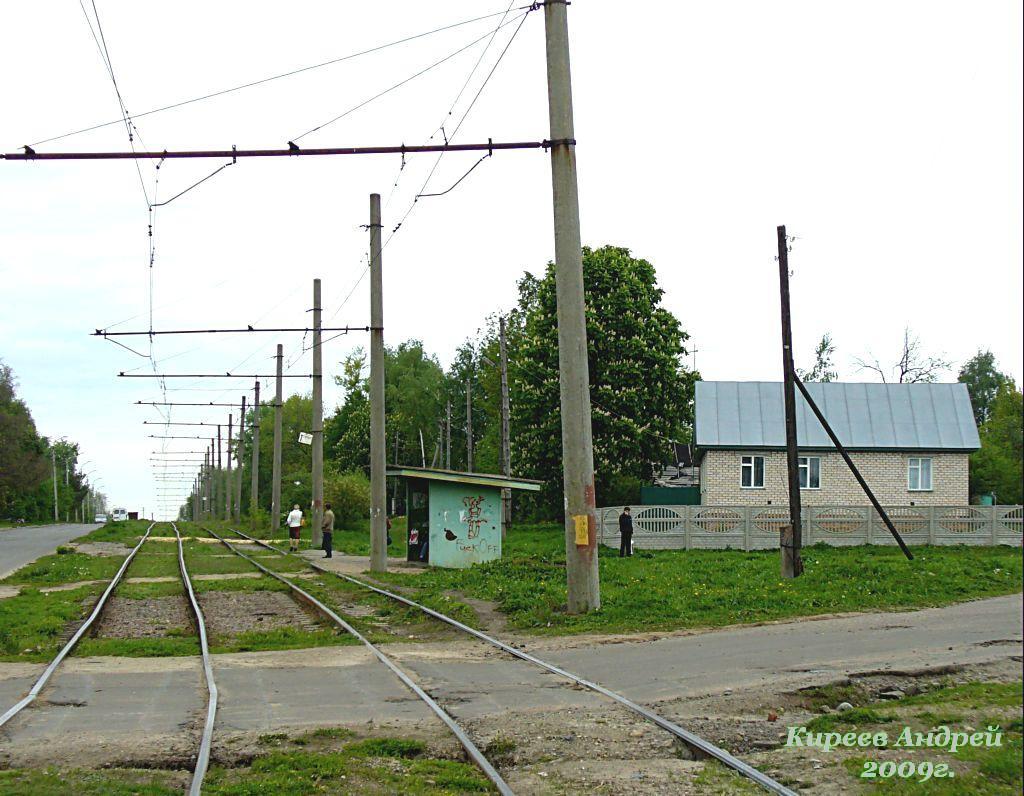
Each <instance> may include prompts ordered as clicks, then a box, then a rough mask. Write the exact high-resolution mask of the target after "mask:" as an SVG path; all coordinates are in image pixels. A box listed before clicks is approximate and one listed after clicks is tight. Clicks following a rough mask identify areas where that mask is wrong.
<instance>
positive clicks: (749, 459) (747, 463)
mask: <svg viewBox="0 0 1024 796" xmlns="http://www.w3.org/2000/svg"><path fill="white" fill-rule="evenodd" d="M758 459H760V460H761V483H760V484H758V483H756V481H757V478H756V476H757V460H758ZM764 461H765V459H764V456H759V455H757V454H753V453H752V454H750V455H749V456H741V457H740V489H764ZM748 467H749V468H750V485H749V486H744V484H743V473H744V471H745V470H746V469H747V468H748Z"/></svg>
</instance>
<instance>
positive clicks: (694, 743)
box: [232, 529, 797, 796]
mask: <svg viewBox="0 0 1024 796" xmlns="http://www.w3.org/2000/svg"><path fill="white" fill-rule="evenodd" d="M232 530H233V532H234V533H237V534H238V535H239V536H241V537H243V538H245V539H249V540H251V541H253V542H255V543H256V544H258V545H261V546H262V547H265V548H267V549H269V550H273V551H274V552H276V553H278V554H280V555H283V556H286V555H293V554H292V553H289V552H286V551H284V550H279V549H278V548H277V547H274V545H272V544H269V543H267V542H264V541H263V540H262V539H256V538H255V537H252V536H249V535H248V534H246V533H243V532H242V531H238V530H234V529H232ZM299 558H302V556H299ZM303 560H305V559H303ZM306 563H307V564H308V565H309V566H310V567H312V568H313V569H315V570H317V571H318V572H323V573H325V574H329V575H334V576H335V577H338V578H341V579H342V580H347V581H349V582H350V583H354V584H356V585H357V586H361V587H363V588H364V589H369V590H370V591H372V592H376V593H377V594H380V595H383V596H385V597H390V598H391V599H393V600H397V601H398V602H400V603H403V604H405V605H408V606H410V607H411V608H418V609H419V610H421V611H423V612H424V613H426V614H427V615H429V616H432V617H434V618H435V619H439V620H440V621H442V622H445V623H447V624H449V625H451V626H452V627H454V628H457V629H458V630H461V631H462V632H464V633H468V634H469V635H471V636H474V637H475V638H477V639H480V640H481V641H485V642H487V643H488V644H491V645H493V646H495V647H497V648H498V649H501V650H503V651H504V652H507V653H508V654H509V655H512V656H514V657H516V658H519V659H520V660H523V661H526V662H527V663H532V664H534V665H535V666H539V667H541V668H542V669H546V670H547V671H549V672H551V673H552V674H557V675H559V676H560V677H565V678H567V679H569V680H572V681H573V682H574V683H576V684H577V685H581V686H583V687H584V688H588V689H590V690H591V691H595V692H597V693H599V694H603V695H604V696H606V697H608V698H609V699H612V700H614V701H616V702H618V703H619V704H620V705H624V706H625V707H627V708H629V709H630V710H632V711H634V712H635V713H638V714H640V715H641V716H643V717H644V718H645V719H648V720H649V721H651V722H653V723H654V724H656V725H658V726H659V727H661V728H662V729H663V730H666V731H667V732H670V733H671V734H672V735H674V736H676V737H677V738H679V739H680V740H681V741H683V743H685V744H686V745H687V746H689V747H691V748H692V749H697V750H699V751H700V752H701V753H703V754H705V755H707V756H709V757H713V758H715V759H716V760H718V761H719V762H721V763H723V764H725V765H726V766H728V767H729V768H731V769H733V770H734V771H736V772H737V773H739V774H742V775H743V776H745V777H747V778H748V779H751V780H753V781H754V782H756V783H757V784H758V785H760V786H761V787H763V788H765V789H766V790H769V791H771V792H773V793H778V794H781V796H797V794H796V793H795V792H794V791H792V790H790V789H789V788H787V787H786V786H785V785H782V784H781V783H779V782H776V781H775V780H774V779H772V778H771V777H769V776H768V775H766V774H763V773H762V772H760V771H758V770H757V769H756V768H754V767H753V766H751V765H749V764H748V763H744V762H743V761H742V760H740V759H739V758H738V757H735V756H733V755H731V754H730V753H729V752H727V751H725V750H724V749H722V748H720V747H718V746H715V745H714V744H713V743H711V742H709V741H706V740H704V739H703V738H701V737H700V736H699V735H694V734H693V733H692V732H690V731H689V730H686V729H684V728H682V727H680V726H679V725H678V724H676V723H674V722H672V721H669V720H668V719H666V718H664V717H663V716H660V715H659V714H657V713H655V712H654V711H652V710H648V709H647V708H645V707H643V706H642V705H638V704H637V703H635V702H633V701H632V700H631V699H627V698H626V697H624V696H622V695H621V694H619V693H616V692H615V691H612V690H611V689H608V688H605V687H604V686H603V685H599V684H597V683H594V682H591V681H590V680H587V679H585V678H583V677H580V676H578V675H576V674H573V673H572V672H570V671H567V670H565V669H562V668H561V667H558V666H555V665H554V664H551V663H548V662H547V661H544V660H541V659H540V658H537V657H534V656H533V655H530V654H529V653H527V652H523V651H522V650H519V649H516V648H515V647H512V646H510V645H508V644H506V643H505V642H503V641H500V640H499V639H496V638H494V637H492V636H488V635H487V634H486V633H482V632H481V631H479V630H476V629H475V628H472V627H470V626H469V625H465V624H463V623H462V622H459V621H458V620H457V619H452V618H451V617H450V616H446V615H445V614H442V613H440V612H439V611H435V610H433V609H432V608H427V607H426V606H425V605H421V604H420V603H418V602H416V601H414V600H410V599H409V598H408V597H402V596H401V595H400V594H395V593H393V592H390V591H388V590H386V589H381V588H378V587H377V586H373V585H371V584H369V583H366V582H364V581H361V580H359V579H358V578H353V577H352V576H351V575H345V574H343V573H341V572H334V571H332V570H330V569H327V568H326V567H323V566H321V565H320V564H317V563H315V562H313V561H308V560H306Z"/></svg>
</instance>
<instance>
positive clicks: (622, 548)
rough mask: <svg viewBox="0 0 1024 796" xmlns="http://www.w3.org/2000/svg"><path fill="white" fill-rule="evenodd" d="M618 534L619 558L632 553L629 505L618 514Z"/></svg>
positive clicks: (631, 522) (631, 520) (631, 524)
mask: <svg viewBox="0 0 1024 796" xmlns="http://www.w3.org/2000/svg"><path fill="white" fill-rule="evenodd" d="M619 536H620V537H621V539H620V541H619V558H622V557H624V556H631V555H633V517H632V515H631V514H630V513H629V506H626V508H624V509H623V510H622V514H620V515H619Z"/></svg>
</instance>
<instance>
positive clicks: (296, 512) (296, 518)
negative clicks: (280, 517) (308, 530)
mask: <svg viewBox="0 0 1024 796" xmlns="http://www.w3.org/2000/svg"><path fill="white" fill-rule="evenodd" d="M287 522H288V544H289V549H290V550H291V551H292V552H293V553H294V552H295V551H297V550H298V549H299V533H300V532H301V531H302V509H300V508H299V504H298V503H296V504H295V507H294V508H293V509H292V510H291V511H290V512H289V513H288V520H287Z"/></svg>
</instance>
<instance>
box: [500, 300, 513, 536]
mask: <svg viewBox="0 0 1024 796" xmlns="http://www.w3.org/2000/svg"><path fill="white" fill-rule="evenodd" d="M498 353H499V354H500V355H501V359H500V362H499V363H498V364H499V365H500V367H501V474H502V475H503V476H505V477H506V478H508V477H510V476H511V475H512V445H511V443H510V441H509V401H508V349H507V347H506V345H505V319H504V318H499V319H498ZM511 524H512V490H511V489H502V490H501V537H502V538H503V539H504V538H505V533H506V531H508V526H509V525H511Z"/></svg>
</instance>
